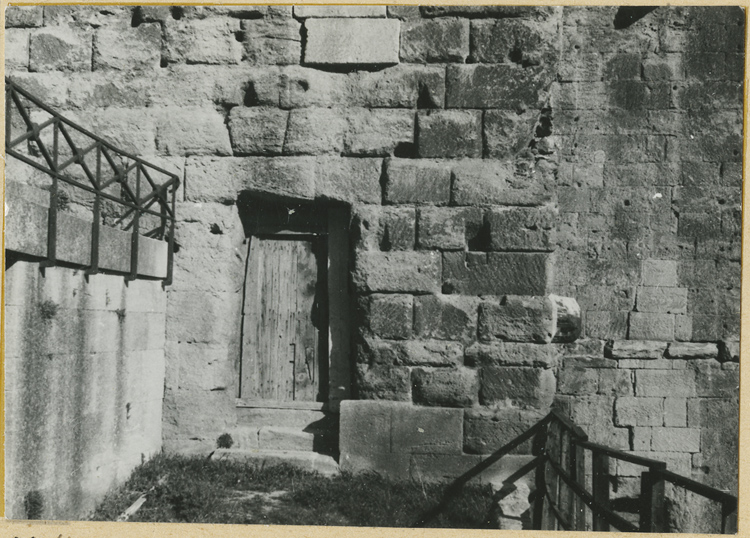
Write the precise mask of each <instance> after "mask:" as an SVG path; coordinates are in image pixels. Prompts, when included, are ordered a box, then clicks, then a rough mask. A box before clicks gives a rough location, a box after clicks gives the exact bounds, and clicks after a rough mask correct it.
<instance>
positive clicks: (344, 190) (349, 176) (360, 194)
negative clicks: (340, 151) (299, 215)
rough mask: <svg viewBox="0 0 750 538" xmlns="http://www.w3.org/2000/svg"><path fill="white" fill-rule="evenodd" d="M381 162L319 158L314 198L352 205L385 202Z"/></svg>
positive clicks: (375, 160) (316, 168)
mask: <svg viewBox="0 0 750 538" xmlns="http://www.w3.org/2000/svg"><path fill="white" fill-rule="evenodd" d="M381 170H382V162H381V160H380V159H346V158H344V159H342V158H338V157H320V158H318V159H317V161H316V166H315V197H316V198H324V199H327V200H338V201H342V202H348V203H350V204H356V203H365V204H378V203H380V201H381V199H382V194H381V187H380V176H381Z"/></svg>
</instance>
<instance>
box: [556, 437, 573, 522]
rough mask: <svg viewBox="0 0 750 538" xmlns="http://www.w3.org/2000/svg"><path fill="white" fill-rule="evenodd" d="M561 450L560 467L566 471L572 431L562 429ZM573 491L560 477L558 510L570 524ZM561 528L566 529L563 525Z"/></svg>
mask: <svg viewBox="0 0 750 538" xmlns="http://www.w3.org/2000/svg"><path fill="white" fill-rule="evenodd" d="M558 446H559V450H560V459H559V460H558V462H559V463H560V467H561V468H562V469H564V470H566V471H568V470H569V468H570V430H568V429H567V428H560V437H559V441H558ZM570 495H571V491H570V488H569V487H568V485H567V484H566V483H565V481H564V480H562V479H561V478H559V477H558V486H557V508H558V510H559V511H560V514H562V515H563V516H564V517H568V522H570V521H571V520H570V501H571V498H570ZM559 528H563V529H564V527H563V526H562V525H561V526H560V527H559Z"/></svg>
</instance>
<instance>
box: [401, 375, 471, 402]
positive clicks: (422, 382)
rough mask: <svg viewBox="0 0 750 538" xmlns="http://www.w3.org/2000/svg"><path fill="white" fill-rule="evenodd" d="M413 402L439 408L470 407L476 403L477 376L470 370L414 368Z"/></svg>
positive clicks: (412, 380) (412, 381)
mask: <svg viewBox="0 0 750 538" xmlns="http://www.w3.org/2000/svg"><path fill="white" fill-rule="evenodd" d="M411 383H412V395H413V398H414V402H415V403H417V404H422V405H433V406H441V407H471V406H473V405H475V404H476V403H477V392H478V385H479V384H478V375H477V371H476V370H472V369H470V368H462V367H459V368H450V369H447V368H429V369H428V368H414V369H413V370H412V372H411Z"/></svg>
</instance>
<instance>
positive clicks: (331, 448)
mask: <svg viewBox="0 0 750 538" xmlns="http://www.w3.org/2000/svg"><path fill="white" fill-rule="evenodd" d="M311 430H312V431H304V430H301V429H299V428H287V427H283V426H261V427H260V428H258V427H256V426H238V427H236V428H233V429H232V430H230V431H229V435H230V436H231V438H232V444H231V446H230V447H226V446H225V447H222V448H235V449H240V450H257V449H260V450H294V451H315V452H322V453H327V454H331V453H335V452H336V451H337V449H338V435H337V432H336V431H330V430H315V429H314V428H311Z"/></svg>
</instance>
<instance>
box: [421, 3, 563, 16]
mask: <svg viewBox="0 0 750 538" xmlns="http://www.w3.org/2000/svg"><path fill="white" fill-rule="evenodd" d="M547 9H548V8H539V7H521V6H472V5H458V6H421V7H420V10H421V12H422V16H423V17H425V18H433V17H470V18H476V17H486V18H505V17H536V16H540V17H544V16H545V15H548V13H547V11H546V10H547Z"/></svg>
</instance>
